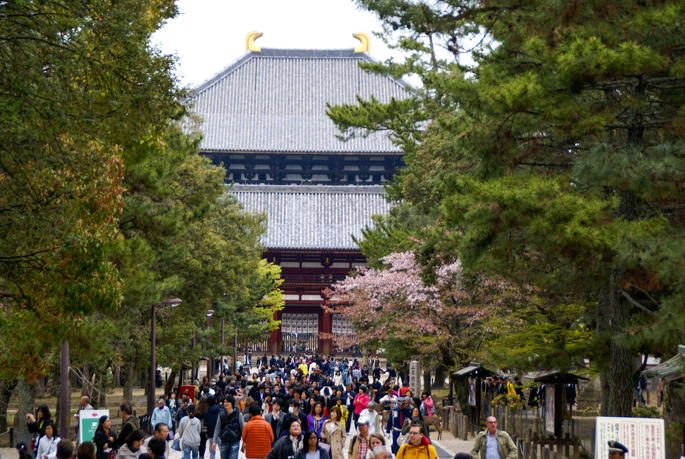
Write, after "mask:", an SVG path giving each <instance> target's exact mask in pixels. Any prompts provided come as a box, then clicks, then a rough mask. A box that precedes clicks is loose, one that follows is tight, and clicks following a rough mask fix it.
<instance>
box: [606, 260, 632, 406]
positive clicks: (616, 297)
mask: <svg viewBox="0 0 685 459" xmlns="http://www.w3.org/2000/svg"><path fill="white" fill-rule="evenodd" d="M622 276H623V271H622V270H620V269H618V268H616V267H614V268H612V271H611V280H610V285H609V286H608V287H607V288H606V289H605V290H604V291H603V292H602V293H601V294H600V299H599V307H598V314H597V331H598V332H599V333H600V334H601V335H605V337H606V343H607V351H606V352H607V354H606V362H608V368H607V370H606V371H604V372H602V373H601V374H600V384H601V387H602V392H601V404H602V408H601V413H600V415H602V416H620V417H622V416H631V415H632V393H633V380H632V378H633V359H632V355H631V354H632V353H631V352H630V350H629V349H627V348H625V347H623V346H621V345H620V344H618V343H617V342H616V339H615V338H616V336H617V335H619V334H621V333H625V329H626V327H627V324H628V316H629V312H628V310H629V305H628V304H626V303H627V301H625V300H624V299H623V297H622V296H620V294H618V291H620V288H621V287H620V285H619V282H620V280H621V278H622Z"/></svg>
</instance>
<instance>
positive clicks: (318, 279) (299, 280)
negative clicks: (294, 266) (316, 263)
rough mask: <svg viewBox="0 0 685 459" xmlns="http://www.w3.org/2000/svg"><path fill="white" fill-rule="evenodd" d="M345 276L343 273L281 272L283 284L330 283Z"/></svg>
mask: <svg viewBox="0 0 685 459" xmlns="http://www.w3.org/2000/svg"><path fill="white" fill-rule="evenodd" d="M345 277H347V276H346V275H344V274H283V280H284V284H316V285H326V286H328V285H332V284H334V283H336V282H338V281H339V280H344V279H345Z"/></svg>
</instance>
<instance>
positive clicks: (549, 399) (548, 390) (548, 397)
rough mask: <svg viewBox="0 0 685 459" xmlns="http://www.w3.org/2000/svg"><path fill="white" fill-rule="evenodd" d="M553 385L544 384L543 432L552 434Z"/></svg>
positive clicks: (553, 411)
mask: <svg viewBox="0 0 685 459" xmlns="http://www.w3.org/2000/svg"><path fill="white" fill-rule="evenodd" d="M555 409H556V407H555V406H554V384H545V430H546V431H547V432H550V433H554V413H555Z"/></svg>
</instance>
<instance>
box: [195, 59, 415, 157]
mask: <svg viewBox="0 0 685 459" xmlns="http://www.w3.org/2000/svg"><path fill="white" fill-rule="evenodd" d="M360 62H375V61H374V59H373V58H372V57H371V56H369V55H368V54H367V53H359V54H355V53H354V50H353V49H349V50H293V49H268V48H262V51H261V52H259V53H255V52H247V53H246V54H245V55H244V56H243V57H241V58H240V59H238V60H237V61H236V62H235V63H233V64H232V65H230V66H229V67H228V68H226V69H225V70H223V71H222V72H220V73H219V74H217V75H216V76H214V77H213V78H211V79H210V80H208V81H207V82H205V83H203V84H202V85H200V86H199V87H198V88H197V89H196V94H195V97H194V99H193V100H192V102H191V110H192V111H193V112H194V113H196V114H197V115H199V116H200V117H202V118H203V119H204V123H203V124H202V126H201V128H200V129H201V130H202V132H203V134H204V139H203V140H202V144H201V145H200V149H201V150H203V151H227V152H282V153H289V152H310V153H401V150H400V148H399V147H398V146H396V145H394V144H392V142H391V141H390V139H389V138H388V135H387V133H385V132H379V133H373V134H371V135H369V136H368V137H366V138H356V139H352V140H350V141H348V142H342V141H340V140H338V139H337V138H336V135H339V134H340V132H339V131H338V129H337V128H336V127H335V125H334V124H333V122H332V121H331V120H330V119H329V118H328V117H327V116H326V103H330V104H332V105H338V104H356V103H357V99H356V97H357V96H359V97H361V98H362V99H364V100H370V99H371V96H372V95H373V96H374V97H375V98H376V99H378V100H379V101H380V102H389V101H390V99H391V98H395V99H405V98H407V97H409V96H410V93H409V92H408V90H407V88H406V86H405V83H404V82H402V81H396V80H393V79H392V78H389V77H385V76H380V75H376V74H370V73H367V72H365V71H363V70H361V69H360V68H359V63H360Z"/></svg>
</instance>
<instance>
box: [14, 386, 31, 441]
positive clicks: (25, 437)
mask: <svg viewBox="0 0 685 459" xmlns="http://www.w3.org/2000/svg"><path fill="white" fill-rule="evenodd" d="M15 391H16V393H17V402H18V407H17V414H16V415H15V416H14V444H15V445H16V444H18V443H19V442H22V441H23V442H24V443H26V444H27V445H30V444H31V434H30V433H29V429H28V426H27V425H26V415H27V414H29V413H30V414H35V413H34V412H33V406H34V404H35V399H34V394H33V387H32V386H31V385H30V384H29V383H28V382H26V380H25V379H24V378H22V377H19V378H18V379H17V385H16V388H15Z"/></svg>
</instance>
